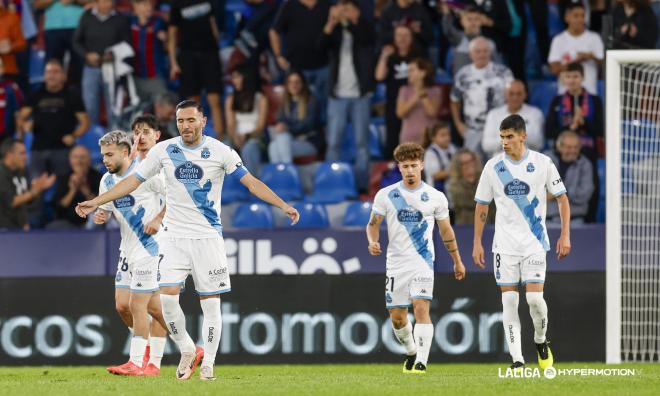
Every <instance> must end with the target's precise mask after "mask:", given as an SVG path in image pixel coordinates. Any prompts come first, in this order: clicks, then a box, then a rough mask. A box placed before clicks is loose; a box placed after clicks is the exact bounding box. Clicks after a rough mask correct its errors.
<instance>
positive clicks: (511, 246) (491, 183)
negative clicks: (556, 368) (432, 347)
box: [472, 114, 571, 369]
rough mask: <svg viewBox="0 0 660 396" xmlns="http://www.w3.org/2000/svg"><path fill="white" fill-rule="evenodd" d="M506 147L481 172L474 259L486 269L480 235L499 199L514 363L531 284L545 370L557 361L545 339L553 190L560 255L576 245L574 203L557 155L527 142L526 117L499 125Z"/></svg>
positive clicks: (498, 247) (502, 283)
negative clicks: (522, 299) (521, 294)
mask: <svg viewBox="0 0 660 396" xmlns="http://www.w3.org/2000/svg"><path fill="white" fill-rule="evenodd" d="M500 138H501V139H502V146H503V148H504V152H503V153H500V154H498V155H496V156H495V157H493V158H491V159H490V160H489V161H488V162H487V163H486V166H485V167H484V171H483V173H482V174H481V179H480V180H479V185H478V186H477V192H476V195H475V198H474V199H475V201H476V202H477V203H476V209H475V212H474V248H473V250H472V258H473V259H474V262H475V263H476V264H477V265H478V266H479V267H481V268H485V261H484V249H483V246H482V244H481V236H482V234H483V231H484V224H485V223H486V216H487V215H488V204H489V203H490V202H491V201H492V200H493V199H495V206H496V207H497V213H496V215H495V237H494V239H493V250H492V251H493V254H494V258H495V266H494V270H495V281H496V282H497V285H498V286H499V287H500V289H501V290H502V313H503V317H502V322H503V325H504V333H505V338H506V339H507V341H508V342H509V352H510V353H511V357H512V359H513V365H512V366H511V368H513V369H519V368H522V367H524V365H525V360H524V359H523V355H522V349H521V344H520V318H519V317H518V285H519V284H520V282H521V281H522V283H523V284H524V285H525V288H526V292H527V293H526V298H527V304H528V305H529V313H530V315H531V317H532V321H533V322H534V342H535V343H536V350H537V355H538V361H539V366H540V367H541V368H542V369H545V368H546V367H550V366H552V364H553V357H552V351H551V350H550V348H549V346H548V340H547V339H546V336H545V335H546V330H547V327H548V308H547V306H546V303H545V300H544V299H543V284H544V282H545V269H546V259H545V256H546V251H548V250H550V242H549V239H548V233H547V231H546V228H545V211H546V200H547V199H548V193H549V194H551V195H553V196H554V197H556V198H557V203H558V205H559V214H560V217H561V235H560V237H559V240H558V241H557V248H556V253H557V256H558V258H559V259H561V258H563V257H565V256H567V255H568V254H569V253H570V250H571V242H570V234H569V233H570V230H569V224H570V218H571V214H570V208H569V204H568V197H567V196H566V188H565V187H564V183H563V182H562V180H561V177H560V176H559V172H557V168H556V167H555V165H554V164H553V162H552V160H551V159H550V158H549V157H548V156H546V155H543V154H541V153H538V152H536V151H532V150H530V149H528V148H527V147H526V146H525V139H526V138H527V133H526V132H525V120H523V118H522V117H520V116H519V115H515V114H514V115H510V116H508V117H507V118H505V119H504V120H503V121H502V123H501V124H500Z"/></svg>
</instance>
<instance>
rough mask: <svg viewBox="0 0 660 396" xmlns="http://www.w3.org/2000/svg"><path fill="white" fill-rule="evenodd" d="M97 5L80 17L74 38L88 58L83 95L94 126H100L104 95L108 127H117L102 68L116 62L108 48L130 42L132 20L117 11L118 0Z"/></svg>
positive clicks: (75, 46) (82, 54) (79, 50)
mask: <svg viewBox="0 0 660 396" xmlns="http://www.w3.org/2000/svg"><path fill="white" fill-rule="evenodd" d="M92 4H93V6H92V7H91V8H89V9H88V10H87V11H85V13H84V14H83V15H82V17H80V24H79V25H78V29H76V31H75V33H74V35H73V45H74V48H75V49H76V51H77V52H78V54H79V55H80V56H81V57H82V58H84V59H85V67H83V75H82V96H83V101H84V102H85V108H86V109H87V113H88V114H89V119H90V121H91V123H92V124H99V123H100V119H101V116H100V114H101V113H100V110H101V109H100V107H101V95H103V101H104V102H105V114H106V117H107V121H108V125H114V121H115V120H114V113H113V110H112V103H113V102H114V100H113V98H110V90H109V87H108V84H106V83H105V82H104V81H103V74H102V71H101V67H102V66H103V64H104V63H107V62H112V60H113V59H112V54H111V53H110V52H108V49H109V48H110V47H112V46H113V45H115V44H119V43H121V42H126V43H130V40H131V38H130V29H129V25H128V18H126V17H125V16H124V15H122V14H120V13H118V12H117V11H115V5H114V0H94V2H93V3H92Z"/></svg>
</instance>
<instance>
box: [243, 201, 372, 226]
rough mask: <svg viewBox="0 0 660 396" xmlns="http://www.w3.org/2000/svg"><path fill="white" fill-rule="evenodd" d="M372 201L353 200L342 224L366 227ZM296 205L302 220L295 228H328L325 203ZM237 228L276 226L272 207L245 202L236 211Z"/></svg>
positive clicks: (301, 203)
mask: <svg viewBox="0 0 660 396" xmlns="http://www.w3.org/2000/svg"><path fill="white" fill-rule="evenodd" d="M371 206H372V204H371V202H351V203H350V204H349V205H348V207H347V208H346V212H345V213H344V219H343V222H342V224H343V225H344V226H345V227H364V226H366V225H367V223H368V222H369V217H370V215H371ZM294 207H295V208H296V210H298V212H299V213H300V221H299V222H298V224H296V225H295V226H293V227H294V228H328V227H329V226H330V221H329V219H328V211H327V210H326V208H325V206H324V205H323V204H319V203H311V202H298V203H296V204H294ZM232 226H233V227H235V228H274V227H275V221H274V219H273V212H272V207H271V206H270V205H268V204H265V203H257V202H252V203H244V204H242V205H240V206H239V207H238V208H237V209H236V211H235V212H234V215H233V219H232Z"/></svg>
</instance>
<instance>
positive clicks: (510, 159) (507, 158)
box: [504, 147, 529, 165]
mask: <svg viewBox="0 0 660 396" xmlns="http://www.w3.org/2000/svg"><path fill="white" fill-rule="evenodd" d="M527 157H529V149H528V148H527V147H525V155H523V157H522V158H521V159H520V160H519V161H515V160H514V159H513V158H511V157H509V156H508V155H507V154H506V153H504V158H506V160H507V161H509V162H511V163H512V164H514V165H519V164H520V163H522V162H523V161H525V160H527Z"/></svg>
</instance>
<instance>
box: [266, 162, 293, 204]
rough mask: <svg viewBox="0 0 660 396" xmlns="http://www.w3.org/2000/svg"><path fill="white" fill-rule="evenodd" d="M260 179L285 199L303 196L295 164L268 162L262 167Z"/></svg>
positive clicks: (291, 199) (289, 199) (290, 199)
mask: <svg viewBox="0 0 660 396" xmlns="http://www.w3.org/2000/svg"><path fill="white" fill-rule="evenodd" d="M260 179H261V181H263V182H264V183H266V184H267V185H268V187H270V188H271V189H272V190H273V191H275V193H276V194H277V195H279V196H280V197H281V198H282V199H283V200H285V201H298V200H301V199H302V197H303V191H302V184H301V182H300V175H299V174H298V169H297V168H296V166H295V165H293V164H266V165H264V166H262V168H261V175H260Z"/></svg>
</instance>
